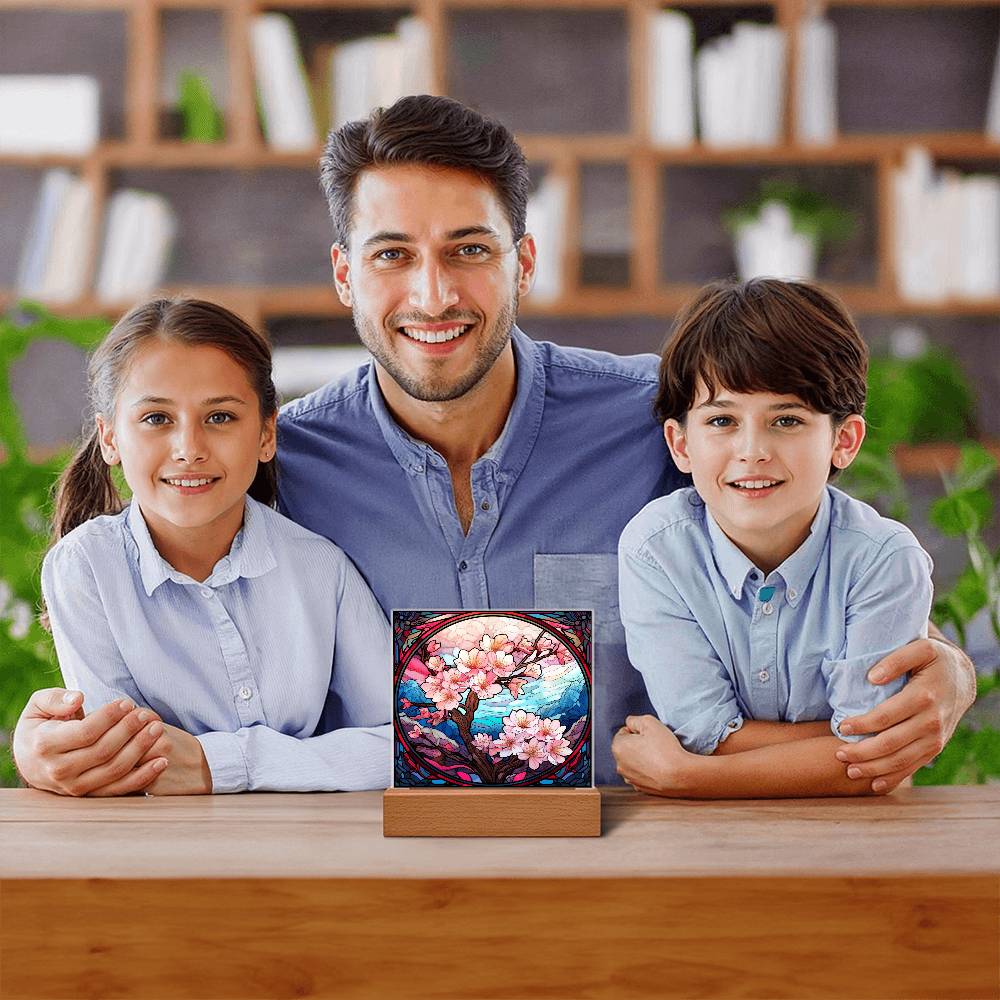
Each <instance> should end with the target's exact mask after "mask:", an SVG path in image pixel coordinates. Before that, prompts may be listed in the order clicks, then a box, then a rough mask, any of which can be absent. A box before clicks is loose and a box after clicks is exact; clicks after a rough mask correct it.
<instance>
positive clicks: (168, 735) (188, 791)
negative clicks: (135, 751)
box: [146, 723, 212, 795]
mask: <svg viewBox="0 0 1000 1000" xmlns="http://www.w3.org/2000/svg"><path fill="white" fill-rule="evenodd" d="M153 757H162V758H164V759H165V760H166V761H167V768H166V770H164V771H163V772H161V774H160V775H159V777H158V778H157V779H156V780H155V781H154V782H153V783H152V784H151V785H149V786H148V787H147V789H146V792H147V793H148V794H149V795H209V794H210V793H211V791H212V772H211V771H210V770H209V768H208V761H207V760H205V751H204V750H202V748H201V743H199V742H198V740H196V739H195V738H194V737H193V736H192V735H191V734H190V733H187V732H185V731H184V730H183V729H178V728H177V727H176V726H168V725H167V724H166V723H163V732H162V734H161V735H160V737H159V738H158V739H157V741H156V742H155V743H154V744H153V746H152V747H151V748H150V750H149V752H148V753H147V754H146V759H152V758H153Z"/></svg>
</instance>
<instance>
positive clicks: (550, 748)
mask: <svg viewBox="0 0 1000 1000" xmlns="http://www.w3.org/2000/svg"><path fill="white" fill-rule="evenodd" d="M561 728H563V727H562V726H560V729H561ZM544 752H545V759H546V760H547V761H548V762H549V763H550V764H561V763H562V762H563V761H564V760H565V759H566V758H567V757H568V756H569V755H570V746H569V743H567V742H566V740H564V739H562V738H559V739H555V740H549V741H548V742H547V743H546V744H544Z"/></svg>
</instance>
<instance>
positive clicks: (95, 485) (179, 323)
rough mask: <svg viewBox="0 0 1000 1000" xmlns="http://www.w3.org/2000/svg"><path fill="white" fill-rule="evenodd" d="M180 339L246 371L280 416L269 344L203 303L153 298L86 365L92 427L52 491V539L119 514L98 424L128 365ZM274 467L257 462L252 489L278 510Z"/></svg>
mask: <svg viewBox="0 0 1000 1000" xmlns="http://www.w3.org/2000/svg"><path fill="white" fill-rule="evenodd" d="M153 339H156V340H160V341H175V342H177V343H181V344H187V345H189V346H192V347H199V346H207V347H217V348H218V349H219V350H221V351H225V352H226V354H228V355H229V357H231V358H232V359H233V361H235V362H236V363H237V364H238V365H239V366H240V367H241V368H242V369H243V370H244V371H245V372H246V375H247V379H248V380H249V382H250V385H252V386H253V388H254V391H255V392H256V394H257V398H258V400H259V401H260V413H261V416H262V417H264V418H267V417H270V416H271V415H272V414H274V413H276V412H277V410H278V394H277V392H276V391H275V388H274V382H273V381H272V380H271V348H270V345H269V344H268V342H267V339H266V338H265V337H264V336H263V335H262V334H260V333H258V332H257V331H256V330H254V329H253V327H251V326H249V325H248V324H247V323H245V322H244V321H243V320H242V319H240V317H239V316H237V315H236V314H235V313H232V312H230V311H229V310H228V309H224V308H223V307H222V306H220V305H216V304H215V303H214V302H204V301H201V300H200V299H184V298H181V299H155V300H153V301H152V302H147V303H145V304H144V305H139V306H136V307H135V308H134V309H132V310H130V311H129V312H128V313H126V314H125V315H124V316H123V317H122V318H121V319H120V320H119V321H118V322H117V323H116V324H115V325H114V326H113V327H112V328H111V331H110V332H109V333H108V335H107V336H106V337H105V338H104V340H103V341H102V342H101V344H100V346H99V347H98V348H97V350H96V351H94V353H93V354H92V355H91V358H90V363H89V365H88V367H87V385H88V396H89V410H90V412H89V414H88V418H89V423H88V424H85V425H84V432H83V434H84V440H83V443H82V444H81V445H80V447H79V449H78V450H77V452H76V454H75V455H74V456H73V458H72V459H71V460H70V463H69V465H67V466H66V468H65V470H64V471H63V474H62V475H61V476H60V477H59V481H58V483H56V487H55V494H56V499H55V515H54V517H53V521H52V541H51V544H53V545H54V544H55V543H56V542H57V541H59V539H60V538H62V537H63V535H66V534H68V533H69V532H70V531H72V530H73V529H74V528H75V527H77V526H78V525H81V524H83V523H84V522H85V521H89V520H90V519H91V518H93V517H97V516H99V515H100V514H117V513H118V512H119V511H120V510H121V509H122V499H121V496H120V495H119V493H118V489H117V487H116V486H115V483H114V480H113V479H112V477H111V469H110V467H109V466H108V465H107V464H106V463H105V461H104V458H103V457H102V455H101V445H100V435H99V433H98V431H97V427H96V426H95V421H94V418H95V417H96V415H97V414H98V413H100V414H102V415H103V416H105V417H107V418H108V419H111V418H112V417H113V416H114V412H115V404H116V402H117V399H118V394H119V392H120V391H121V386H122V383H123V381H124V380H125V378H126V377H127V376H128V369H129V365H130V364H131V362H132V360H133V359H134V357H135V355H136V353H137V352H138V351H139V349H140V348H141V347H143V346H144V345H145V344H146V343H147V342H149V341H151V340H153ZM277 484H278V480H277V471H276V463H275V460H274V459H273V458H272V459H271V460H270V461H269V462H260V463H259V464H258V466H257V475H256V477H255V479H254V481H253V483H252V484H251V486H250V489H249V490H248V491H247V492H248V493H249V494H250V496H252V497H253V498H254V499H255V500H259V501H260V502H261V503H264V504H267V505H268V506H269V507H273V506H274V504H275V501H276V498H277Z"/></svg>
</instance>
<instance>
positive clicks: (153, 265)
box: [16, 170, 176, 305]
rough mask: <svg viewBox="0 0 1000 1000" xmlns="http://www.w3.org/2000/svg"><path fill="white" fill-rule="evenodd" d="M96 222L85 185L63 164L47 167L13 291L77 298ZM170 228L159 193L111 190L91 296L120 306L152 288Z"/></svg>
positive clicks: (49, 298)
mask: <svg viewBox="0 0 1000 1000" xmlns="http://www.w3.org/2000/svg"><path fill="white" fill-rule="evenodd" d="M96 225H97V218H96V212H95V199H94V192H93V189H92V188H91V186H90V184H89V183H88V182H87V181H85V180H83V179H81V178H78V177H74V176H73V174H71V173H70V172H69V171H67V170H50V171H48V173H46V174H45V176H44V178H43V179H42V185H41V190H40V192H39V196H38V202H37V205H36V207H35V213H34V217H33V218H32V222H31V227H30V229H29V231H28V237H27V239H26V241H25V243H24V248H23V251H22V254H21V262H20V267H19V268H18V275H17V285H16V291H17V294H18V296H19V297H21V298H27V299H34V300H36V301H39V302H45V303H49V304H52V305H59V304H65V303H69V302H75V301H77V300H78V299H80V298H82V297H83V296H84V295H85V294H86V293H87V291H88V282H89V278H90V272H91V268H90V261H91V255H92V249H93V246H94V237H95V226H96ZM175 229H176V226H175V222H174V217H173V213H172V212H171V210H170V206H169V205H168V203H167V201H166V199H165V198H163V197H161V196H160V195H156V194H147V193H146V192H142V191H132V190H122V191H118V192H116V193H115V194H114V195H113V196H112V198H111V201H110V204H109V206H108V213H107V224H106V226H105V232H104V247H103V250H102V253H101V263H100V269H99V271H98V275H97V280H96V283H95V294H96V297H97V298H98V300H99V301H101V302H103V303H108V304H119V303H122V302H128V301H131V300H133V299H136V298H139V297H141V296H143V295H148V294H149V293H150V292H151V291H153V289H155V288H156V287H157V286H158V285H159V284H160V283H161V282H162V280H163V276H164V274H165V272H166V267H167V261H168V258H169V255H170V249H171V247H172V245H173V240H174V234H175Z"/></svg>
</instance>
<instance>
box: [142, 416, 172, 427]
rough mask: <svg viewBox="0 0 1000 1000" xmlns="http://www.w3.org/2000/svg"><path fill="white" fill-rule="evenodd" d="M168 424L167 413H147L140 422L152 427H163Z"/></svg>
mask: <svg viewBox="0 0 1000 1000" xmlns="http://www.w3.org/2000/svg"><path fill="white" fill-rule="evenodd" d="M166 422H167V415H166V414H165V413H147V414H146V415H145V416H144V417H143V418H142V419H141V420H140V421H139V423H141V424H149V425H150V427H162V426H163V425H164V424H165V423H166Z"/></svg>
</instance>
